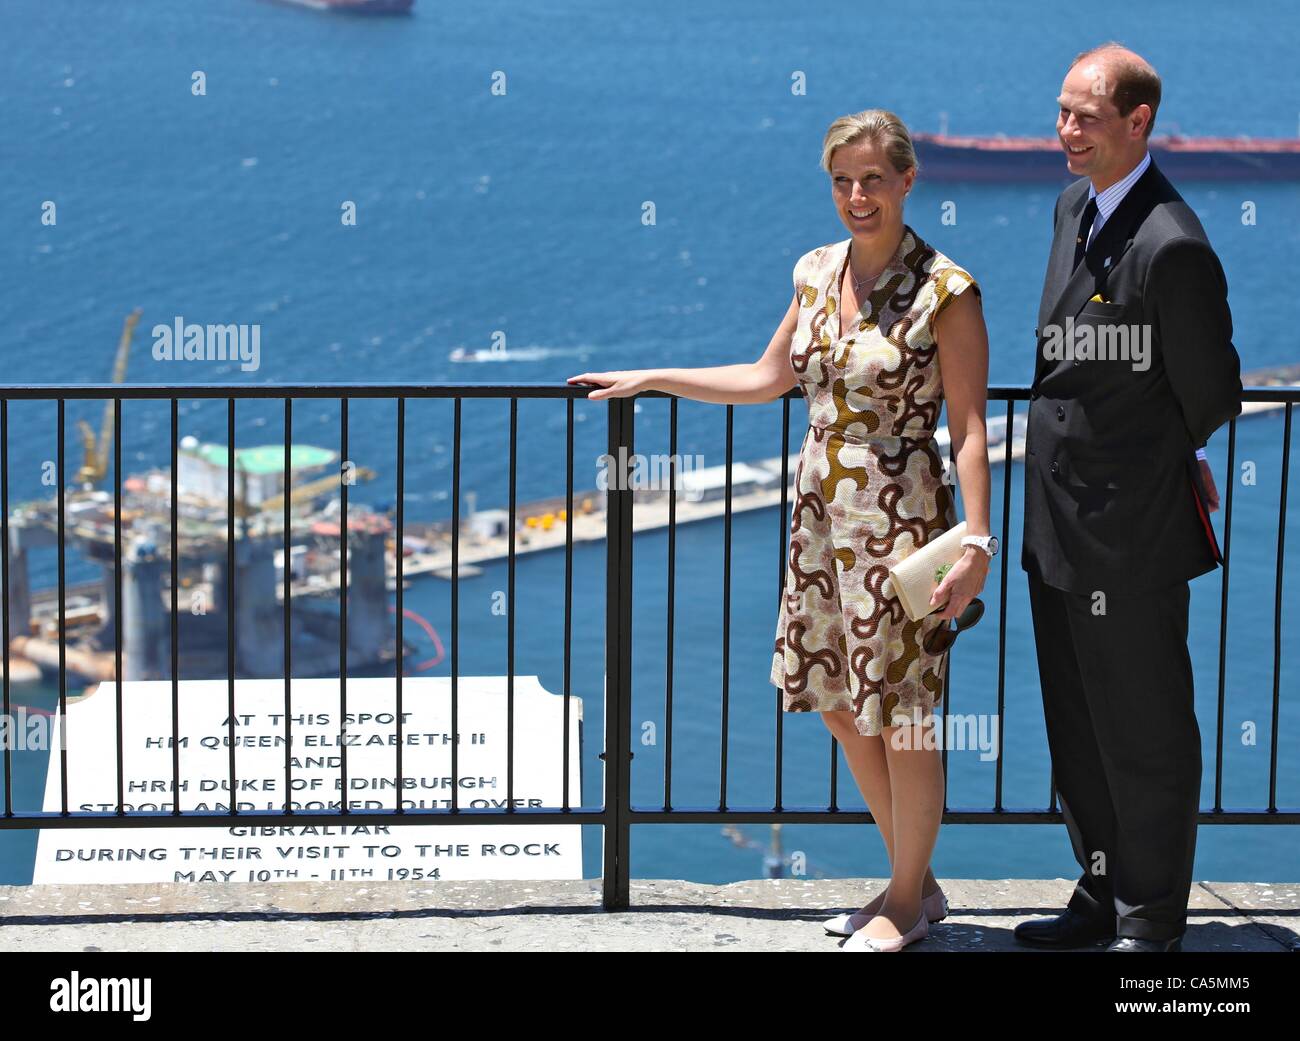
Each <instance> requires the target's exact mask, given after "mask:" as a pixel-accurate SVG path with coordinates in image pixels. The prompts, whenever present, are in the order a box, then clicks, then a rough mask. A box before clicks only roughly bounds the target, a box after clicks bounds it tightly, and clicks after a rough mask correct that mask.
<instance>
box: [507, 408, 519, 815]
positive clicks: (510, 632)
mask: <svg viewBox="0 0 1300 1041" xmlns="http://www.w3.org/2000/svg"><path fill="white" fill-rule="evenodd" d="M518 434H519V399H518V398H517V397H513V396H512V397H511V398H510V467H509V469H510V509H509V521H508V523H507V527H508V528H509V532H508V533H507V539H508V542H507V547H506V812H507V813H514V811H515V470H516V467H517V466H518V459H517V454H516V453H517V442H518Z"/></svg>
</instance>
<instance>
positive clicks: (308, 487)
mask: <svg viewBox="0 0 1300 1041" xmlns="http://www.w3.org/2000/svg"><path fill="white" fill-rule="evenodd" d="M374 476H375V471H374V470H371V469H370V468H369V467H366V466H358V467H356V469H355V470H353V477H355V478H356V480H358V481H369V480H371V479H372V478H373V477H374ZM339 481H340V477H339V475H338V474H330V475H329V476H328V477H318V478H317V479H316V480H314V481H305V482H303V483H302V484H300V485H298V486H297V487H296V488H294V489H293V490H292V492H291V493H290V501H291V502H293V503H300V502H308V501H310V500H312V499H314V498H316V497H317V496H318V495H324V494H325V493H326V492H331V491H334V490H335V489H337V488H338V487H339ZM283 508H284V494H283V493H281V494H279V495H273V496H271V497H270V498H269V499H263V500H262V501H261V502H259V503H258V504H257V505H255V506H250V505H249V504H248V503H246V502H245V501H244V500H243V499H240V500H239V501H238V504H237V505H236V507H235V512H236V514H237V515H238V516H243V517H248V516H251V515H252V514H255V513H269V512H271V511H272V510H279V509H283Z"/></svg>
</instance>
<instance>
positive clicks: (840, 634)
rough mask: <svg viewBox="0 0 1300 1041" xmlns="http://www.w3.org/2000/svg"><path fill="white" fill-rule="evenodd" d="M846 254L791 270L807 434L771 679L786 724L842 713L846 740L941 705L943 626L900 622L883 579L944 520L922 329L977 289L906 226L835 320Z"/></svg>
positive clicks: (947, 523)
mask: <svg viewBox="0 0 1300 1041" xmlns="http://www.w3.org/2000/svg"><path fill="white" fill-rule="evenodd" d="M851 241H852V240H851V239H845V240H844V241H843V242H837V243H833V244H831V245H827V246H819V247H818V248H817V249H814V250H812V251H810V252H808V253H805V254H804V255H803V256H802V257H800V258H799V262H798V263H797V264H796V265H795V268H794V285H795V292H796V293H797V294H798V296H799V302H800V307H799V324H798V328H797V329H796V331H795V334H794V339H793V341H792V343H791V348H790V364H791V366H792V367H793V369H794V371H795V374H796V375H797V376H798V378H799V386H800V388H801V390H802V391H803V396H804V399H805V400H806V401H807V402H808V432H807V433H806V434H805V435H804V440H803V447H802V449H801V451H800V456H799V465H798V468H797V469H796V471H795V479H794V487H795V496H794V515H793V518H792V520H791V524H790V553H789V557H788V559H787V562H786V572H785V585H784V588H783V590H782V595H781V603H780V614H779V618H778V621H777V627H776V652H775V654H774V655H773V658H772V674H771V681H772V682H773V683H774V684H776V686H777V687H780V688H781V690H782V691H783V696H782V702H783V707H784V709H785V711H787V712H827V711H832V710H838V709H848V710H851V711H852V712H853V713H854V715H855V717H856V719H855V723H856V726H857V729H858V733H860V734H865V735H873V734H879V733H880V731H881V727H882V726H905V725H908V724H911V723H914V722H920V721H922V720H924V719H927V718H928V717H929V715H930V713H931V711H933V709H934V706H935V704H936V703H937V702H938V700H939V699H940V698H941V697H942V694H943V674H944V669H945V666H946V654H942V655H933V654H930V653H929V652H927V651H926V650H925V649H924V648H923V647H922V646H921V641H922V639H923V637H924V636H925V635H926V634H927V633H929V632H930V631H931V630H932V629H934V628H936V627H938V626H940V625H945V624H948V623H946V622H943V621H941V620H938V619H936V618H935V616H934V615H933V614H932V615H930V616H929V617H928V618H925V619H923V620H922V621H920V622H913V621H911V620H909V619H908V617H907V615H906V614H904V612H903V606H902V604H900V603H899V601H898V598H897V597H896V596H894V595H893V590H892V586H891V584H890V583H889V582H888V572H889V568H890V567H891V566H892V565H893V564H894V563H896V562H897V561H899V560H901V559H902V558H903V557H905V556H907V554H909V553H911V552H912V550H913V549H914V548H916V547H919V546H923V545H925V543H926V542H928V541H929V540H930V539H931V538H933V537H934V536H936V535H940V534H942V533H943V532H945V531H947V530H948V529H949V528H950V527H952V526H953V525H954V524H955V523H956V521H957V517H956V510H955V507H954V503H953V496H952V489H951V487H950V486H949V485H948V484H946V483H945V481H944V460H943V459H942V458H941V456H940V454H939V452H938V450H937V449H936V448H935V445H934V443H933V440H932V436H933V434H934V430H935V426H936V425H937V423H938V419H939V409H940V406H941V405H942V403H943V384H942V381H941V379H940V373H939V354H938V348H937V346H936V344H935V339H934V331H933V323H934V320H935V318H936V317H938V315H939V314H940V313H941V312H942V311H943V309H944V308H945V307H946V306H947V305H948V303H949V302H950V301H951V300H952V299H954V298H955V297H956V296H957V295H958V294H960V293H962V292H964V291H965V290H966V289H967V288H974V290H975V292H976V293H978V292H979V286H978V285H977V284H976V282H975V280H974V279H973V278H971V276H970V275H969V274H968V273H967V272H966V271H964V270H963V269H962V268H960V267H958V266H957V265H956V264H954V263H953V262H952V261H951V260H949V259H948V258H947V257H945V256H944V255H943V254H942V253H939V252H937V251H936V250H935V249H934V248H933V247H931V246H929V245H927V244H926V243H925V242H924V241H923V240H922V239H920V238H919V237H918V236H917V235H916V233H915V232H914V231H912V229H911V228H905V229H904V232H903V240H902V242H901V243H900V244H899V248H898V251H897V253H895V254H894V257H893V259H892V260H891V261H890V262H889V264H888V265H887V266H886V268H885V269H884V270H883V271H882V272H881V273H880V277H879V278H878V279H877V280H876V284H875V287H874V289H873V290H872V292H871V294H870V296H868V297H867V298H866V299H865V300H864V301H863V304H862V308H861V310H860V312H859V313H858V314H857V315H854V316H843V315H842V314H841V310H840V285H841V279H842V276H843V273H844V265H845V264H846V263H847V261H848V255H849V243H850V242H851ZM842 319H843V325H841V320H842Z"/></svg>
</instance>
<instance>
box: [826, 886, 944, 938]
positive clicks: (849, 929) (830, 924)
mask: <svg viewBox="0 0 1300 1041" xmlns="http://www.w3.org/2000/svg"><path fill="white" fill-rule="evenodd" d="M921 910H922V912H924V914H925V917H926V920H927V921H930V922H942V921H943V920H944V919H945V918H947V917H948V898H947V897H946V896H944V895H943V890H942V889H936V890H935V891H934V892H933V893H931V894H930V895H929V896H927V897H922V899H921ZM874 917H875V916H874V915H869V914H863V913H862V912H861V911H849V912H846V913H844V914H837V915H836V916H835V917H834V918H832V919H830V920H829V921H827V922H826V923H824V924H825V929H826V931H827V932H828V933H829V934H830V935H831V936H852V935H853V934H854V933H855V932H857V931H858V930H859V929H861V928H862V927H863V926H864V925H866V924H867V923H868V922H869V921H871V919H872V918H874Z"/></svg>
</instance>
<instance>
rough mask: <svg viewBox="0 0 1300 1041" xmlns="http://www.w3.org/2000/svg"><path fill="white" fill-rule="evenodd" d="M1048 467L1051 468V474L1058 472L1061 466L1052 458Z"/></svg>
mask: <svg viewBox="0 0 1300 1041" xmlns="http://www.w3.org/2000/svg"><path fill="white" fill-rule="evenodd" d="M1048 469H1049V470H1051V471H1052V473H1053V474H1057V473H1059V472H1060V470H1061V467H1060V466H1059V465H1058V464H1057V462H1056V460H1055V459H1053V460H1052V465H1051V466H1049V467H1048Z"/></svg>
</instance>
